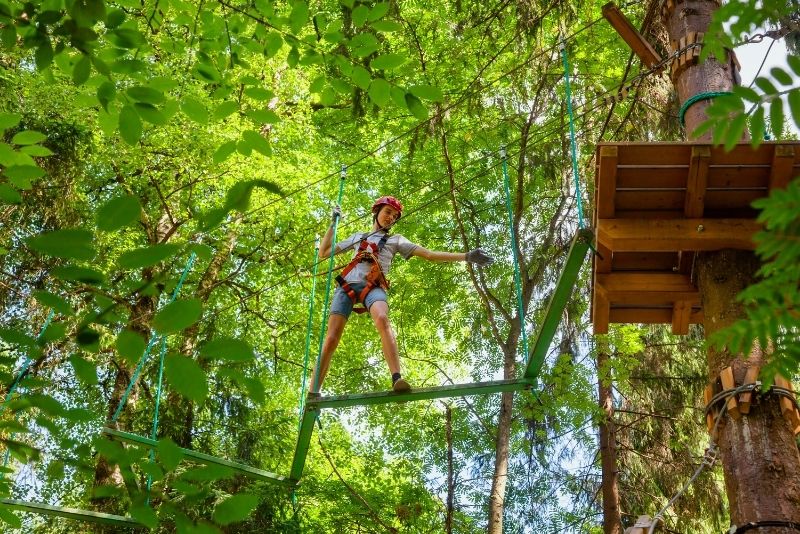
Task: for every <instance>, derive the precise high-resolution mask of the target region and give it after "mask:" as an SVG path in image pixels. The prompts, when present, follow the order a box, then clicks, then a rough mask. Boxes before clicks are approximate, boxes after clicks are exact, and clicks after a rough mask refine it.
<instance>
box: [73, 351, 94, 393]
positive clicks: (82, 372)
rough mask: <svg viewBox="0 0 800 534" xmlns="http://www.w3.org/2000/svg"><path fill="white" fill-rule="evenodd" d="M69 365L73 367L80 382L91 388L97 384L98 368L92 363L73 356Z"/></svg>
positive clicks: (75, 355)
mask: <svg viewBox="0 0 800 534" xmlns="http://www.w3.org/2000/svg"><path fill="white" fill-rule="evenodd" d="M69 363H70V364H71V365H72V369H73V371H75V376H76V377H78V380H80V381H81V382H83V383H84V384H87V385H90V386H91V385H94V384H97V367H96V366H95V365H94V364H93V363H92V362H90V361H89V360H86V359H84V358H82V357H80V356H79V355H77V354H73V355H72V356H70V358H69Z"/></svg>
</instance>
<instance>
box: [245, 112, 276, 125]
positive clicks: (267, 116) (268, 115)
mask: <svg viewBox="0 0 800 534" xmlns="http://www.w3.org/2000/svg"><path fill="white" fill-rule="evenodd" d="M247 116H248V117H250V119H252V120H253V121H255V122H256V123H258V124H277V123H279V122H280V121H281V118H280V117H279V116H278V114H277V113H275V112H274V111H272V110H271V109H251V110H250V111H248V112H247Z"/></svg>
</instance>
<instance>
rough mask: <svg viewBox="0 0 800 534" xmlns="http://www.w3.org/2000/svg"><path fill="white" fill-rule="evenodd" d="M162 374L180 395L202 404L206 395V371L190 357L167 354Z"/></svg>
mask: <svg viewBox="0 0 800 534" xmlns="http://www.w3.org/2000/svg"><path fill="white" fill-rule="evenodd" d="M164 374H165V376H166V379H167V381H168V382H169V383H170V385H171V386H172V388H173V389H174V390H175V391H177V392H178V393H179V394H181V395H182V396H184V397H186V398H187V399H189V400H191V401H192V402H195V403H196V404H202V403H203V401H205V400H206V397H207V396H208V384H207V378H206V373H205V372H204V371H203V369H202V368H201V367H200V366H199V365H198V364H197V362H195V361H194V360H192V359H191V358H187V357H186V356H182V355H180V354H167V359H166V364H165V368H164Z"/></svg>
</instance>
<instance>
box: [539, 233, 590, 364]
mask: <svg viewBox="0 0 800 534" xmlns="http://www.w3.org/2000/svg"><path fill="white" fill-rule="evenodd" d="M593 241H594V233H593V232H592V231H591V230H589V229H588V228H584V229H581V230H578V233H577V234H575V237H574V238H573V240H572V245H571V246H570V249H569V253H568V254H567V261H566V262H564V269H563V270H562V271H561V276H559V278H558V282H557V283H556V289H555V291H553V296H552V297H550V302H549V304H548V305H547V312H546V313H545V315H544V321H542V326H541V328H539V335H538V336H537V337H536V343H535V344H534V345H533V350H532V351H531V353H530V355H529V356H528V365H527V367H526V368H525V374H524V375H523V376H524V377H525V378H527V379H528V380H535V379H536V378H537V377H538V376H539V371H541V369H542V365H543V364H544V357H545V356H546V355H547V351H548V349H549V348H550V344H551V343H552V342H553V336H555V334H556V329H557V327H558V324H559V323H560V322H561V315H562V314H563V313H564V308H566V306H567V302H569V297H570V296H571V295H572V291H573V290H574V289H575V281H576V280H577V279H578V273H579V272H580V270H581V265H583V261H584V260H585V259H586V252H587V251H588V250H589V246H590V245H591V244H592V242H593Z"/></svg>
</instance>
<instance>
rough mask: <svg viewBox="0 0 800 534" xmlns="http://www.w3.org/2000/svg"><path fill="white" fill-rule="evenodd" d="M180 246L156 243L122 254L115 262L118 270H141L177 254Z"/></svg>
mask: <svg viewBox="0 0 800 534" xmlns="http://www.w3.org/2000/svg"><path fill="white" fill-rule="evenodd" d="M180 249H181V247H180V245H173V244H170V243H158V244H155V245H150V246H148V247H143V248H138V249H136V250H129V251H127V252H123V253H122V254H120V256H119V260H117V264H118V265H119V267H120V269H141V268H142V267H149V266H151V265H155V264H157V263H160V262H162V261H164V260H165V259H167V258H170V257H172V256H174V255H175V254H177V253H178V251H179V250H180Z"/></svg>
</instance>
